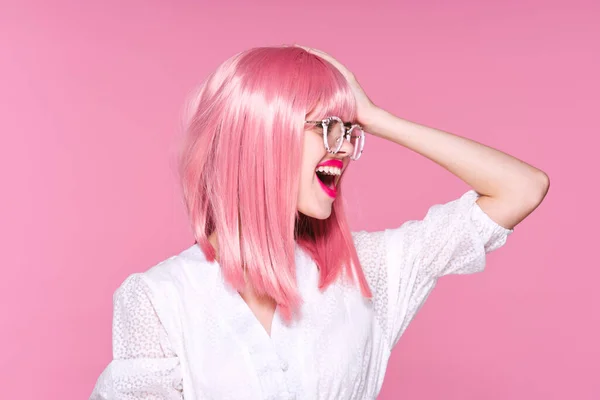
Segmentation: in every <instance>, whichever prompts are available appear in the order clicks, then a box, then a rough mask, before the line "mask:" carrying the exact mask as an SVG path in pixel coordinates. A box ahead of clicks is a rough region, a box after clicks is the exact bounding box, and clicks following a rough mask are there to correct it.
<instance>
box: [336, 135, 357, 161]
mask: <svg viewBox="0 0 600 400" xmlns="http://www.w3.org/2000/svg"><path fill="white" fill-rule="evenodd" d="M352 154H354V145H353V144H352V143H350V142H349V141H348V140H344V142H343V143H342V147H340V151H338V152H337V153H335V154H332V156H333V157H335V158H339V159H340V160H341V159H344V158H346V157H350V156H351V155H352Z"/></svg>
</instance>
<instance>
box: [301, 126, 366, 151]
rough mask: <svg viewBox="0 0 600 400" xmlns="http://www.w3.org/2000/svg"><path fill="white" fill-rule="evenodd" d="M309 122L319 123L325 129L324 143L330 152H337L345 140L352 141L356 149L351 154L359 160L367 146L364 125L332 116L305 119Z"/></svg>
mask: <svg viewBox="0 0 600 400" xmlns="http://www.w3.org/2000/svg"><path fill="white" fill-rule="evenodd" d="M304 122H306V123H307V124H319V125H321V128H322V129H323V144H324V145H325V149H326V150H327V152H328V153H332V154H336V153H337V152H339V151H340V149H341V148H342V145H343V144H344V140H347V141H348V142H350V143H351V144H352V146H353V148H354V151H353V152H352V154H351V155H350V158H351V159H352V160H358V159H359V158H360V156H361V154H362V152H363V149H364V147H365V132H364V131H363V129H362V126H360V125H358V124H352V123H350V122H344V121H342V120H341V119H340V118H338V117H335V116H331V117H327V118H325V119H323V120H321V121H304Z"/></svg>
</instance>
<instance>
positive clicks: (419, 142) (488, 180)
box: [364, 108, 547, 199]
mask: <svg viewBox="0 0 600 400" xmlns="http://www.w3.org/2000/svg"><path fill="white" fill-rule="evenodd" d="M365 125H366V126H365V127H364V128H365V130H366V131H367V132H369V133H371V134H373V135H375V136H379V137H382V138H384V139H387V140H390V141H392V142H395V143H398V144H400V145H402V146H404V147H406V148H409V149H411V150H413V151H415V152H417V153H418V154H420V155H422V156H424V157H427V158H428V159H430V160H432V161H434V162H435V163H437V164H439V165H441V166H442V167H444V168H446V169H447V170H448V171H450V172H451V173H453V174H454V175H456V176H457V177H459V178H460V179H462V180H463V181H464V182H466V183H467V184H468V185H469V186H471V187H472V188H473V189H475V190H476V191H477V192H479V193H481V194H483V195H487V196H490V197H497V198H509V197H510V198H525V199H531V198H538V197H540V196H542V197H543V195H545V190H547V187H545V186H546V185H545V184H544V182H545V181H546V180H547V177H546V175H545V173H544V172H543V171H541V170H540V169H538V168H535V167H533V166H532V165H529V164H527V163H525V162H523V161H521V160H519V159H517V158H515V157H513V156H511V155H509V154H506V153H503V152H502V151H500V150H496V149H494V148H492V147H489V146H486V145H483V144H481V143H478V142H476V141H474V140H471V139H467V138H465V137H461V136H458V135H455V134H452V133H449V132H444V131H442V130H439V129H435V128H430V127H427V126H424V125H419V124H417V123H415V122H411V121H407V120H404V119H402V118H399V117H396V116H395V115H393V114H391V113H390V112H387V111H385V110H383V109H381V108H378V109H377V110H376V111H375V112H374V113H373V118H372V120H371V121H370V122H369V123H368V124H365ZM542 192H544V193H543V194H542Z"/></svg>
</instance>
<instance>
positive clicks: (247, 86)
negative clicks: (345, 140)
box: [179, 47, 371, 320]
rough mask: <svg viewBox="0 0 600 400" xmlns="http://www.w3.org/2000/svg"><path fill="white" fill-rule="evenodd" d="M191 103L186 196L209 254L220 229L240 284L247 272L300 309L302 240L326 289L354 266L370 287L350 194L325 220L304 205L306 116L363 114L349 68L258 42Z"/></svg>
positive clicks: (288, 306) (234, 280)
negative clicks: (350, 217)
mask: <svg viewBox="0 0 600 400" xmlns="http://www.w3.org/2000/svg"><path fill="white" fill-rule="evenodd" d="M188 111H189V115H188V116H187V117H186V121H185V137H184V141H183V146H182V148H181V154H180V158H179V173H180V178H181V184H182V189H183V196H184V201H185V205H186V208H187V212H188V214H189V217H190V221H191V224H192V229H193V233H194V236H195V239H196V242H197V243H198V246H199V247H200V248H201V249H202V251H203V252H204V253H205V255H206V257H207V259H208V260H209V261H214V260H215V250H214V248H213V247H212V246H211V244H210V243H209V241H208V236H209V235H210V234H211V233H212V232H213V231H215V230H216V232H217V238H218V247H219V265H220V266H221V269H222V271H223V275H224V278H225V280H226V281H227V282H228V283H229V284H231V285H232V286H233V287H234V288H235V289H237V290H240V291H241V290H243V289H244V287H245V280H248V281H249V283H250V284H251V285H252V287H253V289H254V290H255V292H256V293H257V294H258V295H266V296H269V297H271V298H273V299H274V300H275V301H276V302H277V304H278V308H279V310H280V312H281V313H282V316H283V317H284V318H285V319H288V320H289V319H291V318H292V315H293V314H294V313H296V312H297V311H298V310H299V306H300V305H301V303H302V299H301V296H300V294H299V291H298V285H297V282H296V267H295V262H294V248H295V241H297V243H298V245H300V246H301V247H302V248H303V249H305V250H306V251H307V252H308V253H309V254H310V255H311V256H312V257H313V259H314V260H315V262H316V264H317V266H318V268H319V271H320V272H319V273H320V282H319V287H320V289H321V290H324V289H325V288H327V286H329V284H331V283H332V282H334V281H335V280H336V279H337V278H338V277H339V275H340V272H342V271H345V273H346V274H347V276H348V277H349V278H350V279H351V280H353V281H354V282H357V283H358V285H359V287H360V289H361V291H362V293H363V295H364V296H367V297H371V292H370V290H369V287H368V285H367V282H366V280H365V277H364V274H363V272H362V269H361V267H360V264H359V261H358V256H357V253H356V249H355V248H354V243H353V240H352V236H351V233H350V229H349V227H348V223H347V221H346V218H345V215H344V210H343V204H342V202H341V201H340V200H341V198H338V199H337V200H336V201H335V202H334V203H333V204H334V205H333V210H332V214H331V216H330V217H329V218H328V219H326V220H317V219H314V218H311V217H308V216H305V215H302V214H301V213H299V212H298V211H297V198H298V190H299V179H300V168H301V159H302V150H303V149H302V146H303V135H304V134H305V133H304V130H305V126H306V125H305V123H304V121H305V120H306V119H309V120H315V119H322V118H325V117H326V116H329V115H337V116H339V117H341V118H342V119H343V120H345V121H353V120H354V118H355V114H356V104H355V99H354V96H353V94H352V91H351V89H350V87H349V85H348V83H347V81H346V79H345V78H344V77H343V76H342V75H341V74H340V72H339V71H338V70H337V69H336V68H335V67H334V66H333V65H331V64H330V63H329V62H327V61H325V60H323V59H322V58H320V57H317V56H315V55H313V54H310V53H308V52H307V51H305V50H304V49H302V48H300V47H259V48H253V49H250V50H246V51H243V52H241V53H238V54H236V55H234V56H233V57H231V58H230V59H228V60H227V61H225V62H224V63H223V64H222V65H220V66H219V67H218V68H217V70H216V71H215V72H213V73H212V74H211V75H210V76H209V77H208V78H207V79H206V81H205V82H204V83H203V84H202V85H201V86H200V89H199V91H198V92H197V93H196V94H195V95H194V97H193V99H192V101H191V102H190V104H189V110H188ZM337 190H338V195H341V181H340V183H339V184H338V189H337Z"/></svg>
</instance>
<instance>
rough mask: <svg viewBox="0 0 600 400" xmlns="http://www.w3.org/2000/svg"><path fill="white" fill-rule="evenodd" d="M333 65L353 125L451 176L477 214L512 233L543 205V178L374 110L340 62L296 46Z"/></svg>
mask: <svg viewBox="0 0 600 400" xmlns="http://www.w3.org/2000/svg"><path fill="white" fill-rule="evenodd" d="M296 46H298V47H301V48H303V49H305V50H306V51H308V52H309V53H312V54H315V55H317V56H319V57H321V58H323V59H325V60H327V61H329V62H330V63H331V64H333V65H334V66H335V67H336V68H337V69H338V70H339V71H340V72H341V73H342V75H344V77H345V78H346V80H347V81H348V82H349V83H350V86H351V87H352V92H353V93H354V97H355V98H356V103H357V122H358V123H359V124H360V125H362V126H363V128H364V130H365V131H366V132H368V133H369V134H371V135H374V136H379V137H381V138H383V139H386V140H389V141H391V142H393V143H396V144H399V145H401V146H404V147H406V148H409V149H410V150H412V151H414V152H416V153H418V154H420V155H422V156H424V157H426V158H428V159H430V160H431V161H433V162H435V163H436V164H438V165H440V166H442V167H444V168H445V169H446V170H448V171H449V172H451V173H452V174H454V175H456V176H457V177H458V178H460V179H461V180H463V181H464V182H465V183H467V184H468V185H469V186H470V187H472V188H473V189H475V191H477V192H478V193H479V194H480V195H481V196H480V197H479V199H478V200H477V203H478V205H479V206H480V207H481V209H482V210H483V211H484V212H485V213H486V214H488V215H489V216H490V218H492V219H493V220H494V221H495V222H496V223H498V224H499V225H501V226H503V227H505V228H508V229H512V228H514V227H515V226H516V225H517V224H518V223H520V222H521V221H523V220H524V219H525V218H526V217H527V216H528V215H529V214H531V213H532V212H533V211H534V210H535V209H536V208H537V207H538V206H539V205H540V203H541V202H542V201H543V199H544V197H545V196H546V193H547V192H548V189H549V187H550V180H549V178H548V175H547V174H546V173H545V172H544V171H542V170H540V169H538V168H535V167H534V166H532V165H530V164H527V163H526V162H524V161H521V160H519V159H517V158H515V157H513V156H511V155H509V154H506V153H503V152H502V151H500V150H496V149H494V148H492V147H489V146H486V145H484V144H481V143H478V142H476V141H474V140H471V139H467V138H465V137H461V136H458V135H455V134H452V133H450V132H445V131H442V130H439V129H435V128H430V127H427V126H424V125H419V124H417V123H415V122H411V121H408V120H405V119H402V118H400V117H397V116H395V115H393V114H392V113H390V112H387V111H385V110H383V109H382V108H380V107H378V106H376V105H375V104H374V103H373V102H372V101H371V99H369V97H368V96H367V95H366V93H365V92H364V90H363V89H362V87H361V86H360V85H359V83H358V81H357V79H356V77H355V76H354V74H353V73H352V72H350V70H348V68H346V67H345V66H344V65H343V64H342V63H340V62H339V61H338V60H336V59H335V58H333V57H332V56H331V55H329V54H327V53H325V52H324V51H321V50H317V49H314V48H310V47H306V46H300V45H296Z"/></svg>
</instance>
